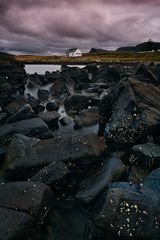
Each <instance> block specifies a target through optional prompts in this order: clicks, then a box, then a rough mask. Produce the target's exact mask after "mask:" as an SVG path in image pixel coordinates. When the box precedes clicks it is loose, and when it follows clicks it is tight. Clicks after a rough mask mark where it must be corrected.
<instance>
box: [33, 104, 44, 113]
mask: <svg viewBox="0 0 160 240" xmlns="http://www.w3.org/2000/svg"><path fill="white" fill-rule="evenodd" d="M33 110H34V112H35V113H36V114H39V113H41V112H44V110H45V106H43V105H42V104H38V105H36V106H34V107H33Z"/></svg>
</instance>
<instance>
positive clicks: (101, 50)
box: [89, 48, 108, 54]
mask: <svg viewBox="0 0 160 240" xmlns="http://www.w3.org/2000/svg"><path fill="white" fill-rule="evenodd" d="M107 52H108V51H107V50H104V49H100V48H99V49H98V48H91V50H90V51H89V54H102V53H107Z"/></svg>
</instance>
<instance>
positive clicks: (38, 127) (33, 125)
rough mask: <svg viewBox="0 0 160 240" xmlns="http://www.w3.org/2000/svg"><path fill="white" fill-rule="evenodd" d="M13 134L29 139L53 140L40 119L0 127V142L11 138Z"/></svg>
mask: <svg viewBox="0 0 160 240" xmlns="http://www.w3.org/2000/svg"><path fill="white" fill-rule="evenodd" d="M15 133H21V134H25V135H27V136H30V137H38V138H40V139H47V138H53V134H52V132H51V131H50V130H49V128H48V126H47V125H46V124H45V123H44V121H43V120H42V119H41V118H31V119H28V120H22V121H19V122H16V123H12V124H4V125H2V126H0V140H1V141H2V140H5V139H6V138H8V137H11V136H13V135H14V134H15Z"/></svg>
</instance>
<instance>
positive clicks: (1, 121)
mask: <svg viewBox="0 0 160 240" xmlns="http://www.w3.org/2000/svg"><path fill="white" fill-rule="evenodd" d="M7 116H8V114H7V113H6V112H0V124H4V123H5V122H6V119H7Z"/></svg>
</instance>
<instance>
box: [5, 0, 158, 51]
mask: <svg viewBox="0 0 160 240" xmlns="http://www.w3.org/2000/svg"><path fill="white" fill-rule="evenodd" d="M159 12H160V1H159V0H152V1H150V0H134V1H132V0H79V1H76V0H34V1H33V0H23V1H22V0H5V1H4V0H0V49H1V50H6V51H16V52H22V53H41V54H50V53H55V52H63V51H65V49H67V48H69V47H79V48H81V49H85V50H88V49H90V48H91V47H97V48H105V49H115V48H116V47H119V46H123V45H134V44H137V43H139V42H142V41H146V40H148V39H149V38H152V39H153V40H154V41H160V14H159Z"/></svg>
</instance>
